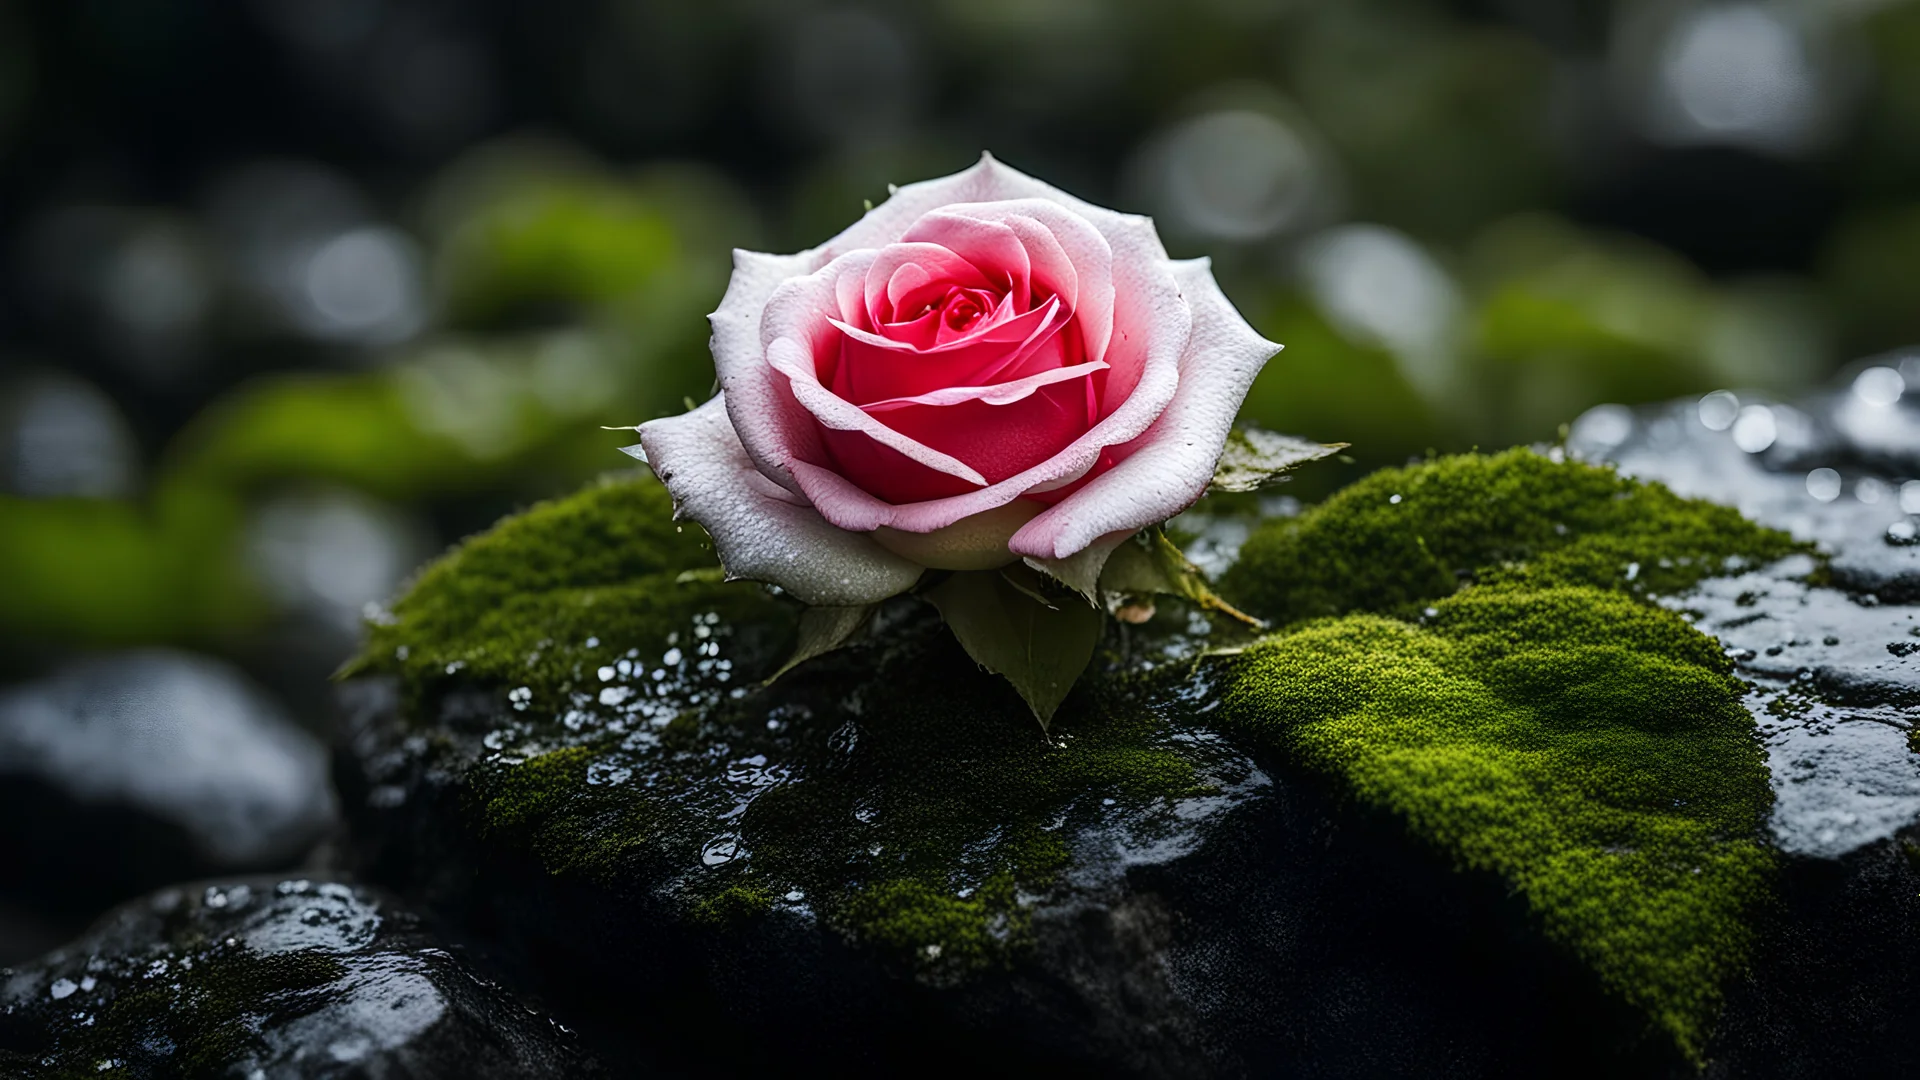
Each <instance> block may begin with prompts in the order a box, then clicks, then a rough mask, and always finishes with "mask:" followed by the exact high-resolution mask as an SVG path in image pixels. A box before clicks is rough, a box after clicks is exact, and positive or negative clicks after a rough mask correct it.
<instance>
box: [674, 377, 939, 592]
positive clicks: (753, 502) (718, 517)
mask: <svg viewBox="0 0 1920 1080" xmlns="http://www.w3.org/2000/svg"><path fill="white" fill-rule="evenodd" d="M640 442H641V445H643V446H645V447H646V452H647V457H648V460H649V461H651V462H652V464H653V469H654V472H655V473H656V474H657V475H658V476H659V477H660V481H661V482H662V483H664V484H665V485H666V486H667V491H668V492H669V493H670V494H671V495H672V496H673V502H674V507H675V513H676V516H685V517H689V518H692V519H693V520H695V521H697V522H699V523H700V524H701V525H702V526H704V527H705V528H706V530H707V532H708V533H709V534H711V535H712V536H713V546H714V549H715V551H717V552H718V553H719V556H720V563H721V565H722V566H724V567H725V568H726V571H727V576H728V577H730V578H748V579H752V580H754V581H768V582H772V583H773V584H775V585H778V586H780V587H781V588H782V589H785V590H787V591H788V592H790V593H792V594H793V595H794V596H795V597H797V598H799V599H800V600H801V601H802V602H804V603H808V604H816V605H826V606H835V607H841V606H852V605H858V604H872V603H878V602H879V601H881V600H884V599H886V598H887V597H889V596H896V595H898V594H900V593H903V592H905V591H906V590H908V589H909V588H912V587H913V583H914V582H915V581H917V580H919V578H920V574H921V567H920V566H918V565H917V564H915V563H912V562H909V561H908V560H906V559H903V558H901V557H899V556H898V555H895V554H893V553H892V552H890V551H888V550H886V549H885V548H883V547H881V546H880V545H879V544H878V543H876V542H874V540H873V539H872V538H871V537H868V536H863V535H859V534H855V533H850V532H847V531H845V530H844V529H840V528H836V527H835V526H833V525H831V524H829V523H828V522H827V521H826V519H824V518H822V517H821V516H820V515H819V513H818V512H816V511H815V510H814V509H813V508H812V507H811V506H808V505H806V504H804V503H802V502H801V501H800V500H799V499H798V498H797V497H796V496H794V495H793V494H792V493H790V492H788V491H786V490H785V489H783V488H781V487H780V486H779V485H777V484H775V483H773V482H772V481H770V480H768V479H767V478H766V477H765V476H763V475H762V474H761V473H760V471H759V470H758V469H757V468H756V467H755V466H754V464H753V462H752V461H751V460H750V459H749V458H748V456H747V452H746V448H745V447H744V446H742V445H741V442H740V439H739V437H738V436H737V435H735V434H734V428H733V424H732V422H731V421H730V420H729V419H728V410H727V406H726V403H725V402H724V401H723V400H722V399H721V398H717V397H716V398H714V399H713V400H711V401H709V402H707V403H706V404H705V405H702V406H700V407H699V408H697V409H695V410H694V411H692V412H690V413H686V414H684V415H681V416H673V417H668V418H666V419H664V420H654V421H651V422H649V423H645V424H642V425H640Z"/></svg>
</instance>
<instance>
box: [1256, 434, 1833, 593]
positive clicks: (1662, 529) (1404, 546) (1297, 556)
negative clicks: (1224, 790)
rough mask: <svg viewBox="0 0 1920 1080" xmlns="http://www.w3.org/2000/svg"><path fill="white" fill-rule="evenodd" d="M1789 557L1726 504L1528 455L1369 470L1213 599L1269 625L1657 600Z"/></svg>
mask: <svg viewBox="0 0 1920 1080" xmlns="http://www.w3.org/2000/svg"><path fill="white" fill-rule="evenodd" d="M1802 549H1803V545H1799V544H1796V543H1795V542H1794V541H1793V539H1792V538H1791V537H1789V536H1788V535H1787V534H1785V533H1783V532H1779V531H1777V530H1773V529H1764V528H1761V527H1759V526H1756V525H1754V524H1753V523H1752V522H1750V521H1747V520H1746V519H1745V518H1742V517H1741V516H1740V514H1739V513H1738V512H1737V511H1735V510H1732V509H1730V508H1728V507H1724V506H1718V505H1715V504H1713V503H1709V502H1703V501H1701V500H1698V499H1682V498H1680V497H1679V496H1677V495H1675V494H1673V493H1672V492H1671V491H1668V490H1667V489H1666V488H1664V487H1661V486H1659V485H1657V484H1647V483H1642V482H1640V481H1637V480H1632V479H1629V478H1627V477H1623V476H1620V475H1619V474H1617V473H1615V472H1614V471H1613V470H1611V469H1608V468H1604V467H1600V466H1594V465H1586V464H1581V463H1578V462H1571V461H1554V460H1552V459H1550V458H1548V457H1546V456H1544V455H1541V454H1537V453H1534V452H1532V451H1530V450H1525V449H1516V450H1508V451H1506V452H1504V453H1501V454H1495V455H1492V456H1483V455H1479V454H1462V455H1458V456H1454V457H1444V458H1439V459H1437V460H1434V461H1429V462H1426V463H1424V464H1419V465H1410V466H1407V467H1405V468H1399V469H1382V470H1380V471H1379V472H1376V473H1374V474H1372V475H1371V476H1368V477H1367V478H1366V479H1364V480H1361V481H1360V482H1358V483H1356V484H1353V485H1352V486H1350V487H1348V488H1346V489H1345V490H1343V491H1341V492H1340V493H1339V494H1338V495H1335V496H1334V497H1332V498H1331V499H1328V500H1327V501H1326V502H1325V503H1323V504H1321V505H1320V506H1317V507H1315V508H1313V509H1312V510H1310V511H1308V512H1307V513H1304V514H1302V515H1300V516H1299V517H1297V518H1292V519H1287V520H1282V521H1276V522H1273V523H1271V524H1268V525H1267V526H1265V527H1263V528H1262V529H1261V530H1260V531H1258V532H1257V533H1255V534H1254V536H1253V537H1252V538H1251V539H1249V540H1248V541H1247V544H1246V547H1245V549H1244V550H1243V551H1242V553H1241V557H1240V561H1239V563H1238V564H1237V565H1235V566H1234V567H1233V569H1232V570H1231V571H1229V572H1228V574H1227V576H1226V579H1225V581H1224V582H1223V588H1224V591H1225V592H1226V593H1227V594H1228V596H1229V597H1230V598H1231V599H1233V600H1234V601H1235V602H1236V603H1239V604H1240V605H1241V606H1243V607H1245V608H1246V609H1247V610H1249V611H1252V612H1254V613H1255V614H1257V615H1260V616H1262V617H1265V618H1269V619H1274V620H1278V621H1282V622H1286V621H1291V620H1295V619H1310V618H1317V617H1321V616H1326V615H1343V614H1347V613H1349V612H1354V611H1372V612H1378V613H1381V614H1387V615H1397V616H1402V617H1408V616H1413V615H1416V614H1418V613H1419V610H1420V609H1421V608H1422V607H1423V606H1425V605H1426V604H1427V603H1428V602H1430V601H1433V600H1437V599H1439V598H1441V597H1443V596H1448V595H1451V594H1452V593H1453V592H1454V591H1455V590H1456V589H1459V588H1460V587H1461V586H1462V585H1465V584H1469V583H1472V582H1501V581H1509V582H1512V581H1524V582H1531V583H1536V584H1543V585H1546V584H1569V585H1590V586H1594V587H1597V588H1603V589H1623V590H1626V591H1628V592H1631V593H1633V594H1635V595H1639V596H1645V595H1649V594H1662V593H1671V592H1675V591H1678V590H1680V589H1684V588H1686V587H1687V586H1689V585H1692V584H1693V583H1694V582H1697V581H1699V580H1701V579H1702V578H1707V577H1714V576H1717V575H1721V574H1726V573H1730V572H1734V571H1737V570H1739V569H1740V568H1742V567H1745V566H1752V565H1756V564H1758V563H1760V562H1765V561H1769V560H1772V559H1777V558H1780V557H1782V556H1784V555H1787V554H1790V553H1792V552H1795V551H1799V550H1802Z"/></svg>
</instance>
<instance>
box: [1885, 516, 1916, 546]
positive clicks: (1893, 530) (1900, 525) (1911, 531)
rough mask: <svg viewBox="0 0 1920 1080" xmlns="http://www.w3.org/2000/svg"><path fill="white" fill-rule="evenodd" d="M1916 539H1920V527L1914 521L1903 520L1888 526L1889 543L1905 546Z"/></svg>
mask: <svg viewBox="0 0 1920 1080" xmlns="http://www.w3.org/2000/svg"><path fill="white" fill-rule="evenodd" d="M1915 541H1920V527H1916V526H1915V525H1914V523H1913V522H1911V521H1905V520H1902V521H1896V522H1894V523H1893V524H1891V525H1889V526H1887V543H1889V544H1893V545H1895V546H1897V547H1905V546H1907V545H1908V544H1912V543H1914V542H1915Z"/></svg>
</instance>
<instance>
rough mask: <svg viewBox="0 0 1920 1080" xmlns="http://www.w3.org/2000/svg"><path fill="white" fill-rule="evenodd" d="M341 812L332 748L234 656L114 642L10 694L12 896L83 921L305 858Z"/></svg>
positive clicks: (6, 798)
mask: <svg viewBox="0 0 1920 1080" xmlns="http://www.w3.org/2000/svg"><path fill="white" fill-rule="evenodd" d="M56 820H57V821H59V822H60V827H59V828H58V829H48V828H46V827H44V825H45V823H46V822H48V821H56ZM334 821H335V807H334V800H333V795H332V792H331V790H330V788H329V787H328V784H327V755H326V750H325V748H324V747H323V746H322V745H321V744H320V742H319V740H317V739H315V738H314V737H313V736H311V735H309V734H307V733H306V732H305V731H302V730H301V729H300V728H298V727H297V726H295V725H294V723H293V722H292V721H291V720H290V719H288V718H287V716H286V715H285V714H284V712H283V711H282V710H281V709H280V708H279V707H278V705H276V704H275V703H274V702H273V701H272V700H271V699H270V698H268V697H267V696H266V694H265V693H264V692H263V691H261V690H259V689H258V688H256V687H254V686H253V685H252V684H251V683H250V682H249V681H247V680H246V678H245V677H244V676H242V675H241V674H240V673H239V672H238V671H236V670H235V669H233V668H232V667H230V666H228V665H226V664H223V663H220V662H218V661H214V660H209V659H206V658H202V657H195V656H189V655H186V654H182V653H175V652H167V651H159V650H148V651H134V652H126V653H115V654H104V655H101V656H98V657H94V658H92V659H88V660H84V661H81V662H79V663H76V664H73V665H71V666H69V667H67V668H65V669H62V670H61V671H58V672H56V673H55V674H53V675H51V676H49V677H47V678H45V679H43V680H40V681H38V682H34V683H29V684H25V685H21V686H16V687H12V688H9V689H6V690H4V691H0V848H3V849H4V850H5V851H6V852H7V860H8V863H9V866H8V869H9V873H8V874H6V875H5V876H4V877H0V904H12V905H17V906H19V907H22V908H26V909H30V910H37V911H40V912H45V913H47V917H49V918H56V919H66V918H71V917H72V916H74V915H76V914H78V915H79V916H80V917H82V918H84V917H86V916H87V915H88V914H90V913H92V912H97V911H99V910H101V909H103V908H105V907H106V906H108V905H109V904H112V903H115V902H117V901H119V900H122V899H124V898H126V897H128V896H132V895H136V894H138V893H141V892H144V891H146V890H148V889H151V888H154V887H156V886H158V885H162V884H165V883H167V882H171V881H178V880H181V879H184V878H192V877H202V876H207V875H210V874H220V873H233V872H240V871H248V870H269V869H275V868H279V867H285V866H289V865H292V864H293V863H295V862H297V861H298V860H299V859H300V857H301V855H302V853H303V852H305V851H306V850H307V848H309V847H310V846H311V845H312V844H313V843H314V842H315V841H316V840H317V839H318V838H320V837H321V836H322V835H323V834H325V833H326V832H327V831H328V830H330V829H331V828H332V827H333V824H334ZM71 929H74V930H77V929H78V927H72V928H71Z"/></svg>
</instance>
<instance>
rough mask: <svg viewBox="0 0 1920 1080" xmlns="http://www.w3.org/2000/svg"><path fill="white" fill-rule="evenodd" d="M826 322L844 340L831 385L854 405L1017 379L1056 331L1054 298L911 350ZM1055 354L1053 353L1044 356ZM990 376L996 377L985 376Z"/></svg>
mask: <svg viewBox="0 0 1920 1080" xmlns="http://www.w3.org/2000/svg"><path fill="white" fill-rule="evenodd" d="M827 322H828V324H829V325H831V326H833V327H834V328H835V329H837V330H839V331H840V332H841V333H842V334H844V335H845V336H846V338H847V341H846V342H845V343H844V344H843V345H842V347H841V353H840V358H839V361H838V363H837V365H836V366H835V368H834V374H833V376H832V379H831V381H832V383H833V386H834V388H835V390H836V391H837V392H839V393H840V395H841V396H842V397H844V398H846V399H847V400H848V401H851V402H853V403H854V404H856V405H865V404H867V403H869V402H873V401H884V400H886V399H888V398H897V397H912V396H914V395H916V394H923V393H929V392H931V391H934V390H940V389H943V388H945V387H949V386H955V385H968V386H971V385H986V384H988V383H990V382H998V381H1003V380H1004V379H1005V378H1006V377H1008V376H1010V375H1011V376H1015V377H1023V376H1024V375H1026V374H1028V373H1029V371H1028V369H1029V367H1030V365H1029V361H1030V360H1031V359H1032V358H1033V357H1035V356H1036V355H1038V354H1040V353H1041V352H1042V350H1043V348H1044V347H1045V346H1046V345H1047V344H1048V343H1049V342H1050V341H1051V340H1052V339H1053V337H1054V336H1055V335H1056V334H1057V333H1058V332H1059V331H1060V329H1061V321H1060V304H1059V301H1058V300H1050V301H1048V302H1047V306H1046V307H1043V308H1040V309H1039V310H1037V311H1030V312H1028V313H1027V314H1025V315H1022V316H1020V317H1019V318H1016V319H1013V320H1011V321H1009V322H1006V323H1002V324H1001V325H1000V326H998V327H995V328H993V329H992V330H990V331H988V332H986V333H983V334H980V335H978V336H975V337H969V338H966V339H963V340H960V341H955V342H951V343H949V344H945V345H939V346H936V347H934V348H931V349H914V348H913V347H912V345H911V344H910V343H907V342H901V341H890V340H888V339H886V338H883V337H881V336H879V335H878V334H872V333H868V332H867V331H865V330H861V329H859V328H857V327H854V326H851V325H849V324H847V323H843V322H840V321H839V320H837V319H829V320H827ZM828 348H829V349H830V348H831V346H828ZM1058 355H1059V350H1054V351H1053V352H1051V353H1048V356H1049V357H1055V356H1058ZM1046 366H1048V367H1054V366H1058V363H1057V361H1056V363H1054V364H1049V365H1046ZM816 370H817V368H816ZM994 375H998V376H999V378H997V379H991V378H989V377H990V376H994Z"/></svg>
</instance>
